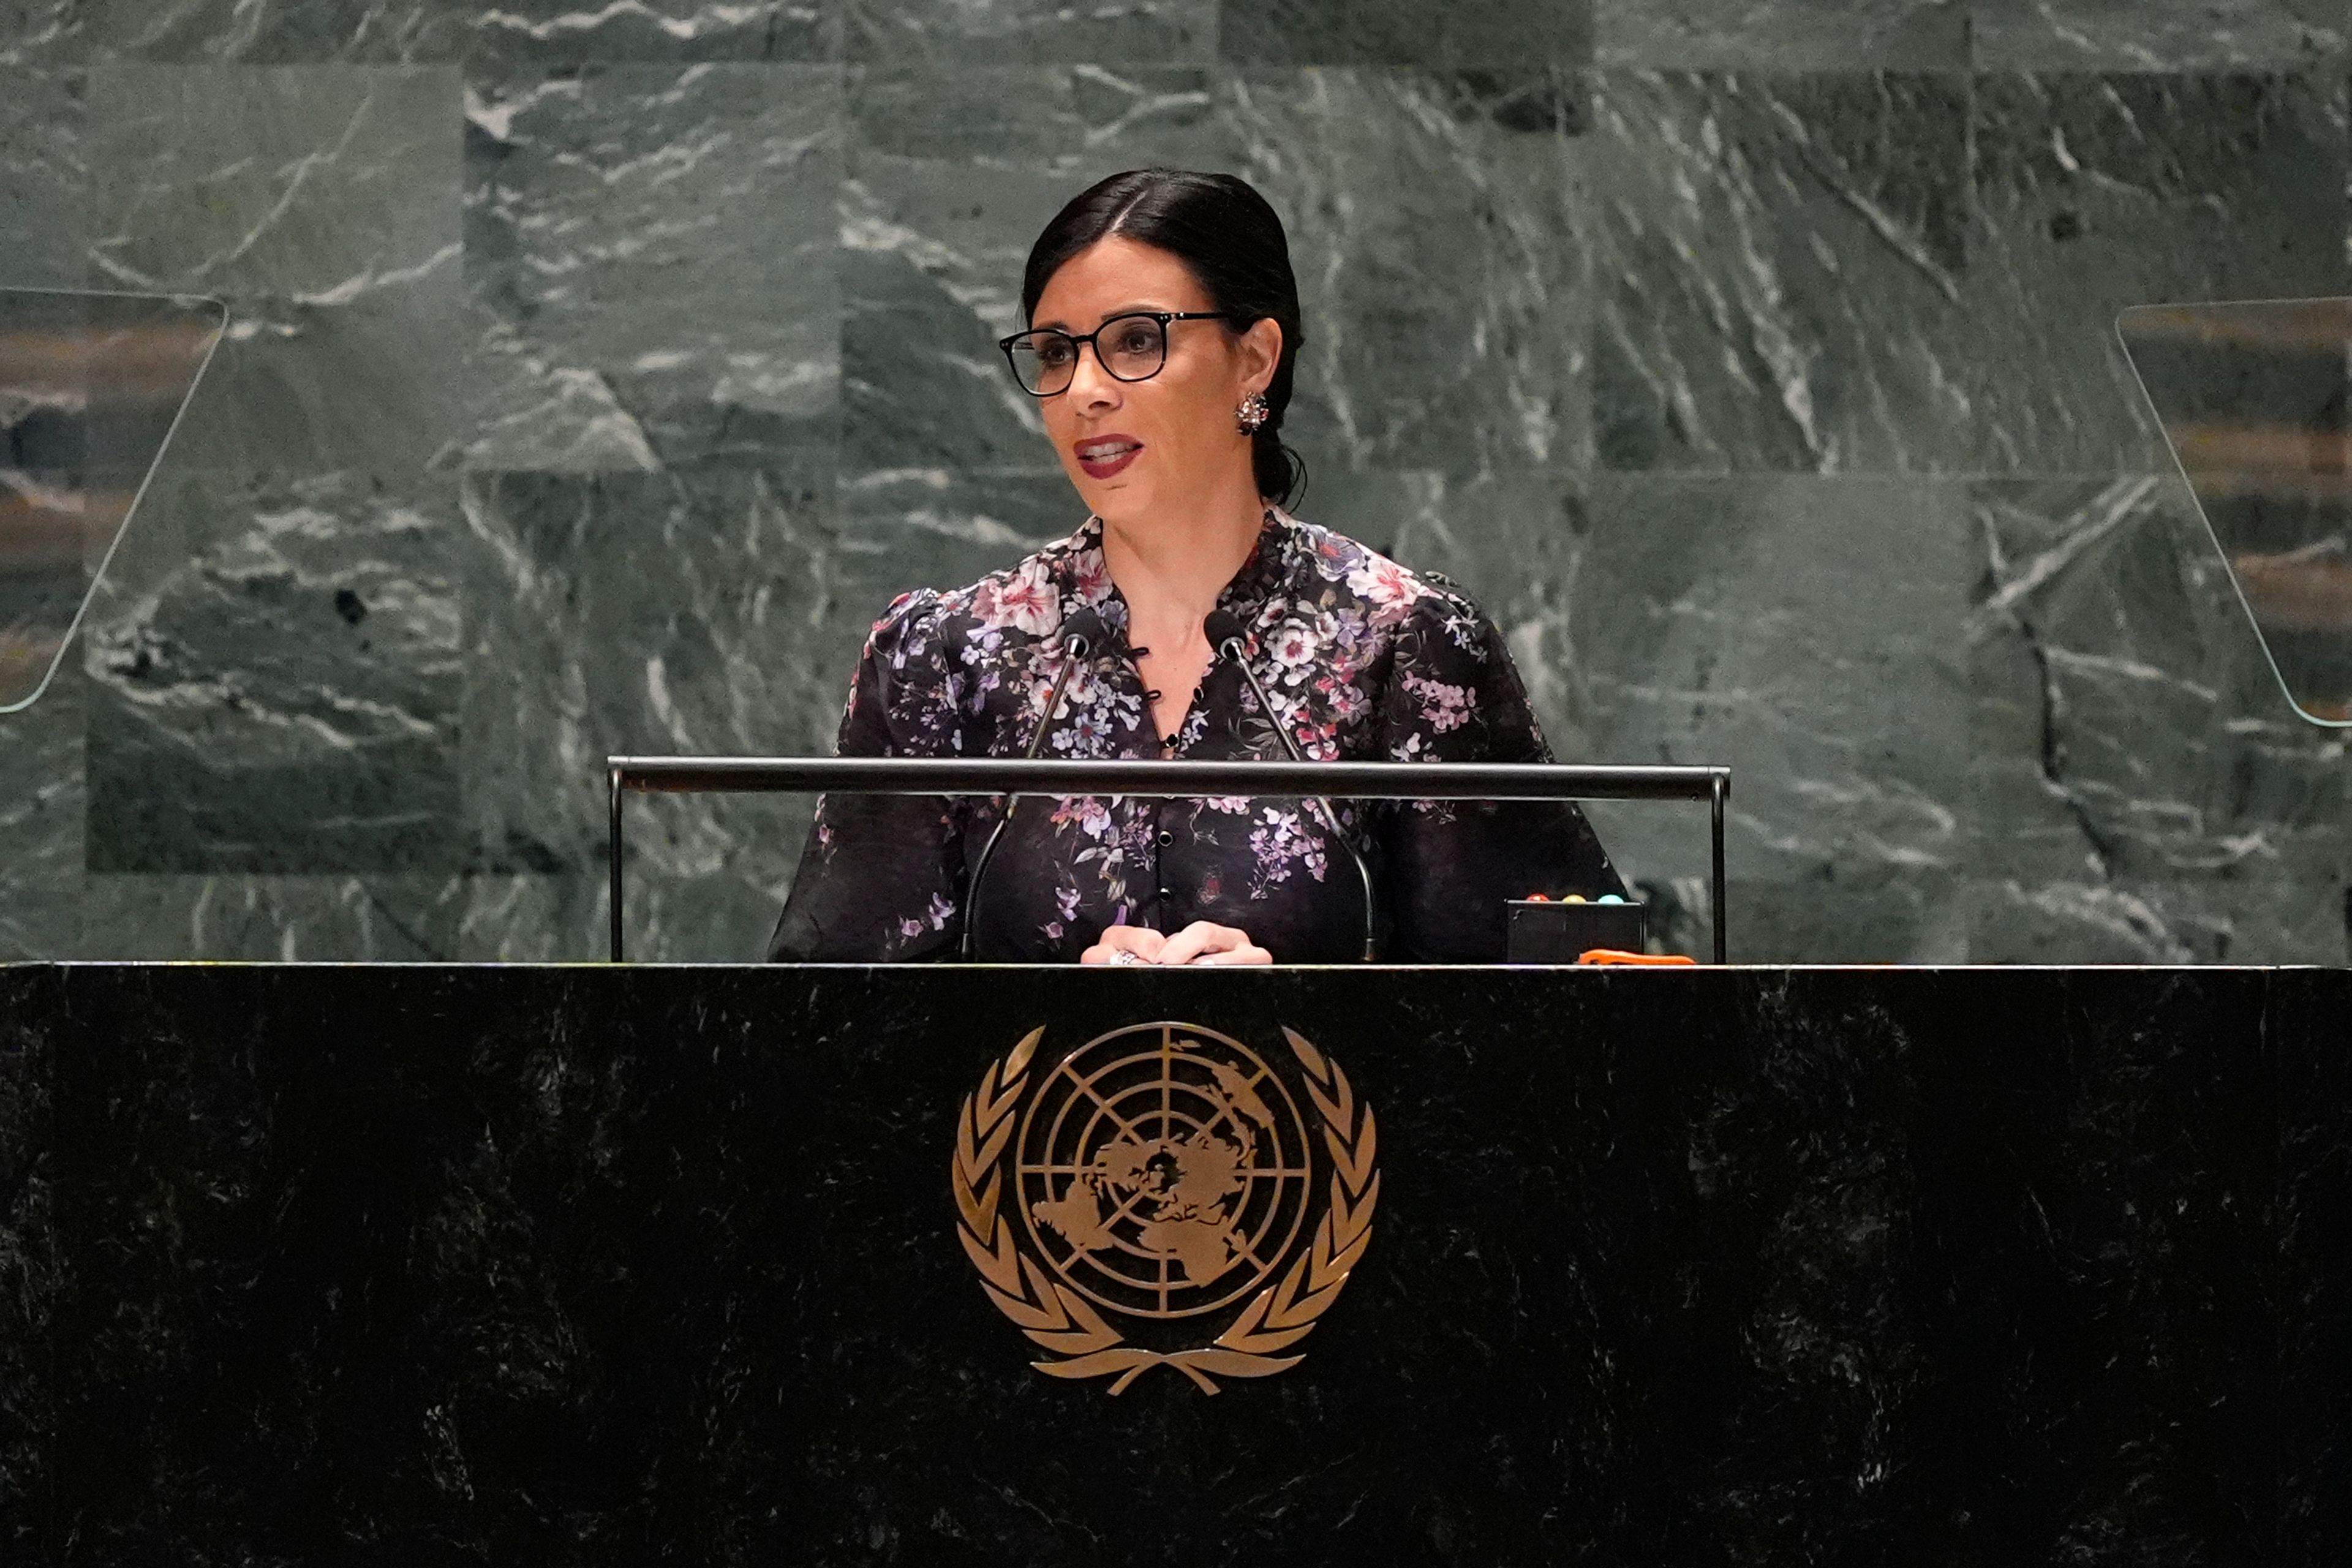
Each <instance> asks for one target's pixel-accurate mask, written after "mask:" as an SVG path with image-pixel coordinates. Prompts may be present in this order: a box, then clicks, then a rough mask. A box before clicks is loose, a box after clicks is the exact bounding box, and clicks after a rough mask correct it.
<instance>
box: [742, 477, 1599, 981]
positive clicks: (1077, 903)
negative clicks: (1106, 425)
mask: <svg viewBox="0 0 2352 1568" xmlns="http://www.w3.org/2000/svg"><path fill="white" fill-rule="evenodd" d="M1218 604H1219V605H1220V607H1222V608H1224V609H1229V610H1231V611H1233V612H1234V615H1235V616H1238V617H1239V618H1240V620H1241V623H1242V625H1243V626H1244V628H1246V630H1247V633H1248V637H1249V647H1248V657H1249V659H1250V661H1251V668H1253V669H1255V671H1256V672H1257V674H1258V678H1259V679H1260V680H1261V681H1263V682H1264V683H1265V687H1266V688H1267V694H1268V696H1269V697H1270V698H1271V700H1272V701H1273V702H1274V705H1275V707H1276V709H1277V710H1278V711H1277V713H1276V715H1275V716H1274V718H1275V720H1276V721H1278V722H1280V723H1282V724H1284V725H1286V726H1287V727H1288V728H1289V730H1290V732H1291V734H1292V735H1293V736H1294V737H1295V738H1296V739H1297V742H1298V745H1299V749H1300V751H1301V752H1304V753H1305V754H1306V755H1307V756H1308V757H1310V758H1325V759H1328V758H1345V759H1349V760H1361V761H1391V762H1465V763H1466V762H1510V763H1519V762H1546V761H1549V760H1550V752H1549V749H1548V748H1547V747H1546V746H1545V744H1544V740H1543V736H1542V734H1541V732H1540V731H1538V729H1537V727H1536V722H1535V718H1534V715H1533V714H1532V713H1530V712H1529V711H1528V700H1527V692H1526V690H1525V689H1524V688H1523V687H1522V686H1521V684H1520V681H1519V678H1518V672H1517V670H1516V669H1514V668H1512V665H1511V658H1510V654H1509V652H1508V651H1507V649H1506V648H1505V647H1504V644H1503V640H1502V638H1501V637H1500V636H1499V634H1497V633H1496V630H1495V628H1494V626H1492V625H1491V624H1489V623H1488V622H1487V621H1486V619H1485V617H1483V616H1480V615H1479V613H1478V612H1477V610H1476V608H1475V607H1474V606H1473V605H1471V603H1470V602H1469V601H1468V600H1467V599H1465V598H1464V597H1463V596H1462V595H1460V594H1459V593H1457V592H1455V591H1454V589H1453V588H1452V587H1451V586H1450V585H1447V584H1443V583H1441V582H1439V581H1437V580H1434V579H1432V578H1428V577H1423V576H1419V575H1416V574H1413V573H1412V572H1409V571H1407V570H1406V569H1405V568H1403V567H1402V566H1400V565H1398V564H1397V563H1395V562H1393V561H1390V560H1388V559H1387V558H1386V557H1384V556H1381V555H1380V554H1378V553H1377V552H1373V551H1370V550H1368V549H1366V548H1365V547H1364V546H1362V545H1360V544H1358V543H1356V542H1354V541H1352V540H1349V539H1347V538H1344V537H1342V536H1341V535H1339V534H1337V533H1334V532H1332V531H1330V530H1328V529H1325V528H1318V527H1316V526H1314V525H1313V524H1310V523H1304V522H1300V521H1297V520H1296V519H1295V518H1292V517H1290V516H1289V515H1288V514H1287V513H1285V512H1283V511H1280V510H1270V511H1268V512H1267V514H1266V520H1265V531H1263V532H1262V533H1261V534H1260V536H1259V539H1258V542H1257V547H1256V549H1255V551H1254V552H1252V553H1251V555H1250V558H1249V560H1248V561H1247V562H1245V563H1244V564H1243V566H1242V569H1241V571H1240V572H1239V573H1237V574H1235V575H1234V580H1233V581H1232V582H1231V583H1230V584H1227V585H1226V587H1225V590H1224V593H1223V595H1222V596H1221V597H1220V599H1219V600H1218ZM1082 605H1090V606H1092V607H1093V608H1094V609H1095V610H1096V611H1097V613H1099V614H1100V615H1101V616H1102V618H1103V621H1104V623H1105V624H1106V625H1107V626H1108V627H1109V628H1110V631H1111V637H1110V639H1109V646H1108V647H1103V648H1100V649H1098V650H1097V653H1096V656H1095V657H1094V658H1091V659H1090V660H1089V661H1087V663H1086V664H1085V665H1084V666H1083V667H1082V668H1079V669H1077V670H1076V671H1074V672H1073V673H1072V676H1071V679H1070V682H1069V686H1068V689H1067V690H1066V693H1065V695H1064V699H1063V702H1062V706H1061V708H1060V710H1059V711H1058V712H1057V713H1056V714H1055V716H1054V718H1053V721H1052V723H1051V726H1050V728H1049V729H1048V731H1047V733H1046V736H1045V745H1044V747H1043V748H1042V750H1041V752H1040V753H1039V754H1040V755H1044V756H1058V757H1096V758H1108V757H1185V758H1200V759H1214V760H1224V759H1231V758H1236V757H1259V758H1279V757H1280V756H1281V755H1282V746H1281V742H1280V741H1279V739H1278V738H1277V737H1276V735H1275V734H1274V732H1273V730H1272V727H1271V725H1270V724H1269V722H1268V719H1267V716H1266V715H1265V713H1264V712H1263V711H1262V710H1260V708H1259V706H1258V703H1257V701H1256V699H1255V697H1254V696H1252V694H1251V693H1250V690H1249V689H1248V686H1247V684H1246V683H1245V682H1244V679H1243V678H1242V675H1241V672H1240V671H1239V670H1237V669H1235V668H1234V667H1233V666H1232V664H1231V662H1230V661H1227V660H1219V661H1217V662H1215V663H1213V664H1212V665H1211V666H1210V668H1209V671H1208V674H1207V675H1206V676H1205V677H1204V678H1203V679H1202V685H1201V687H1200V689H1199V691H1198V693H1197V694H1196V695H1195V697H1194V699H1193V701H1192V708H1191V710H1190V711H1189V712H1188V713H1187V714H1186V716H1185V719H1184V722H1183V725H1182V727H1181V730H1179V731H1178V732H1177V734H1176V736H1175V738H1174V740H1173V742H1171V743H1168V744H1165V745H1163V744H1162V742H1161V741H1160V737H1159V735H1158V733H1157V731H1155V729H1154V728H1153V725H1152V722H1151V716H1150V702H1149V701H1148V700H1147V695H1148V694H1147V692H1146V690H1145V689H1144V684H1143V680H1142V678H1141V676H1140V675H1139V673H1138V671H1137V668H1136V665H1135V658H1136V650H1134V649H1133V648H1131V647H1129V646H1128V644H1127V641H1126V636H1125V634H1126V627H1127V605H1126V602H1125V601H1124V600H1123V599H1121V598H1120V596H1119V594H1118V589H1117V588H1116V587H1114V586H1113V585H1112V584H1111V580H1110V574H1109V572H1108V569H1107V568H1106V567H1105V565H1104V563H1103V551H1102V525H1101V523H1100V522H1099V521H1095V520H1091V519H1090V520H1088V521H1087V524H1086V525H1085V526H1084V527H1082V528H1080V529H1079V530H1078V531H1077V532H1076V533H1075V534H1073V535H1072V536H1071V537H1069V538H1068V539H1066V540H1063V541H1062V542H1059V543H1056V544H1053V545H1049V546H1047V547H1046V548H1045V549H1044V550H1042V551H1039V552H1037V553H1036V554H1034V555H1032V556H1030V557H1029V558H1028V559H1027V560H1025V561H1023V562H1022V563H1020V564H1018V565H1017V566H1013V567H1012V568H1010V569H1009V570H1006V571H1003V572H999V573H995V574H992V575H990V576H987V577H984V578H982V580H981V581H980V582H978V583H975V584H972V585H971V586H970V587H967V588H960V589H957V590H955V591H954V592H952V593H938V592H934V591H931V590H929V589H925V590H921V591H919V592H917V593H912V594H908V595H903V596H902V597H900V598H899V599H898V601H897V602H896V603H894V604H893V605H891V606H890V608H889V610H888V611H887V613H886V614H885V615H884V616H883V617H882V619H881V620H879V621H878V622H877V623H876V624H875V626H874V630H873V634H872V636H871V637H868V638H867V640H866V650H865V654H864V656H863V657H862V658H860V659H859V661H858V666H857V674H856V679H855V680H854V681H853V682H852V684H851V687H850V693H849V706H848V710H847V711H846V712H845V713H844V715H843V716H842V721H841V739H840V751H841V754H842V755H844V756H903V757H939V756H982V755H986V756H1018V755H1020V754H1021V753H1022V752H1023V751H1024V749H1025V748H1026V746H1027V745H1028V743H1029V741H1030V739H1031V737H1032V735H1033V734H1034V727H1035V725H1036V724H1037V723H1038V722H1039V716H1040V715H1041V714H1042V713H1043V712H1044V710H1045V699H1046V696H1047V693H1048V690H1049V689H1050V688H1051V687H1052V685H1053V680H1054V677H1055V673H1056V672H1057V670H1058V669H1059V667H1060V659H1061V654H1060V652H1059V651H1058V649H1057V647H1056V646H1055V643H1056V638H1055V635H1054V634H1055V631H1056V629H1057V628H1058V627H1059V626H1061V623H1062V619H1063V617H1064V616H1066V615H1069V614H1071V613H1073V612H1075V611H1076V609H1078V608H1079V607H1080V606H1082ZM1333 804H1334V805H1335V807H1336V808H1337V811H1338V814H1339V823H1340V825H1341V826H1342V828H1343V829H1344V830H1345V831H1347V832H1348V833H1349V835H1351V836H1352V837H1353V838H1354V840H1355V842H1356V844H1357V846H1358V847H1359V848H1360V850H1361V851H1362V852H1363V853H1364V854H1365V855H1366V856H1367V857H1368V858H1369V859H1370V863H1371V867H1372V871H1373V876H1374V885H1375V888H1376V889H1377V891H1378V906H1379V908H1378V916H1379V920H1380V924H1381V929H1382V931H1383V933H1384V939H1383V941H1382V943H1381V956H1382V957H1383V958H1384V959H1387V960H1390V961H1391V962H1398V963H1412V962H1421V963H1445V962H1455V963H1460V962H1481V961H1492V960H1496V959H1499V958H1500V957H1501V956H1502V952H1503V931H1504V921H1505V913H1504V904H1505V900H1509V899H1514V898H1523V897H1525V896H1527V895H1528V894H1529V893H1538V892H1540V893H1547V894H1549V895H1551V896H1553V897H1559V896H1561V895H1563V894H1567V893H1581V894H1583V895H1584V896H1586V897H1588V898H1596V897H1599V896H1600V895H1601V894H1603V893H1622V892H1623V891H1624V888H1623V885H1622V883H1621V882H1620V881H1619V880H1618V877H1617V873H1616V871H1615V870H1614V869H1613V868H1612V867H1611V866H1610V864H1609V858H1608V857H1607V856H1606V855H1605V854H1603V853H1602V852H1601V845H1600V842H1599V840H1598V839H1596V838H1595V837H1593V833H1592V829H1591V826H1590V825H1589V824H1588V823H1587V822H1586V821H1585V818H1584V815H1583V813H1582V812H1580V811H1579V810H1578V809H1577V808H1576V807H1575V806H1574V805H1570V804H1568V803H1566V802H1499V803H1494V804H1485V803H1473V802H1449V801H1394V802H1381V801H1368V802H1361V803H1348V802H1334V803H1333ZM1002 809H1003V803H1002V802H1001V801H998V800H990V799H986V798H963V799H955V800H948V799H942V798H940V797H939V796H935V795H934V796H910V795H832V796H828V797H826V798H825V799H824V801H823V802H821V803H820V804H819V806H818V811H817V818H816V824H815V826H814V829H813V830H812V831H811V833H810V835H809V842H808V846H807V847H806V849H805V850H804V851H803V854H802V857H801V866H800V874H799V876H798V878H797V879H795V880H794V882H793V891H792V896H791V898H790V900H788V901H787V902H786V904H785V906H784V911H783V916H782V919H781V920H780V921H778V922H777V926H776V931H775V936H774V939H773V941H772V943H771V947H770V952H771V956H772V957H775V958H778V959H786V960H799V961H804V962H806V961H814V962H841V963H875V962H885V961H894V960H902V959H926V958H949V957H953V956H955V954H956V952H957V951H958V949H959V947H960V945H961V942H962V936H963V906H964V901H965V895H966V890H967V889H966V879H967V873H968V868H969V867H970V864H971V858H973V857H974V856H976V855H977V854H978V852H979V848H980V846H981V845H982V843H983V842H984V841H985V840H986V838H987V837H988V833H989V830H990V828H991V827H992V826H993V825H994V823H995V822H996V820H997V818H998V816H999V815H1000V813H1001V811H1002ZM981 910H982V913H981V931H980V932H979V940H978V942H977V944H976V945H977V955H978V956H979V957H982V958H985V959H993V960H1018V961H1031V962H1052V961H1057V960H1061V961H1067V960H1075V959H1076V957H1077V956H1078V954H1079V953H1080V952H1082V951H1084V950H1085V949H1086V948H1087V947H1088V946H1089V945H1091V944H1092V943H1093V942H1094V941H1095V940H1096V937H1097V933H1098V932H1100V931H1102V930H1103V929H1104V928H1105V927H1106V926H1111V925H1118V924H1122V923H1124V924H1129V925H1148V926H1152V927H1155V928H1157V929H1159V930H1160V931H1168V932H1171V933H1172V932H1174V931H1181V930H1182V929H1183V928H1184V927H1185V926H1187V925H1189V924H1191V923H1192V921H1199V920H1205V921H1216V922H1217V923H1218V924H1221V925H1228V926H1237V927H1239V928H1241V929H1242V930H1243V931H1247V932H1248V933H1249V934H1250V936H1251V938H1252V940H1254V941H1255V942H1257V943H1258V944H1259V945H1260V946H1262V947H1265V949H1267V950H1268V951H1269V952H1272V953H1273V954H1274V958H1275V962H1276V963H1329V962H1342V961H1345V960H1348V959H1351V958H1354V957H1356V956H1358V954H1359V953H1360V950H1361V947H1362V930H1363V890H1362V882H1361V879H1360V878H1359V877H1358V876H1357V875H1356V872H1355V868H1354V867H1353V865H1352V864H1351V863H1350V862H1349V859H1348V858H1347V855H1346V854H1345V852H1344V851H1343V850H1340V849H1339V847H1337V846H1335V845H1333V844H1331V843H1330V842H1328V838H1327V836H1326V832H1325V830H1324V827H1323V826H1322V824H1321V822H1320V820H1319V818H1318V816H1317V815H1316V814H1315V812H1314V811H1313V810H1312V809H1311V808H1305V807H1303V805H1302V803H1301V802H1299V801H1297V800H1295V799H1286V798H1274V797H1249V798H1243V797H1234V798H1229V799H1208V800H1181V799H1179V800H1166V799H1142V798H1138V797H1134V796H1114V797H1111V798H1108V799H1097V798H1085V797H1075V798H1064V797H1055V796H1051V795H1029V796H1024V797H1021V799H1020V802H1019V805H1018V806H1017V807H1016V809H1015V810H1014V812H1013V822H1012V826H1010V827H1009V828H1007V830H1006V832H1005V835H1004V837H1003V841H1002V842H1001V843H999V844H998V846H997V849H996V854H995V857H994V858H993V859H992V861H991V863H990V866H989V870H988V877H987V881H986V884H985V886H984V887H983V888H982V900H981Z"/></svg>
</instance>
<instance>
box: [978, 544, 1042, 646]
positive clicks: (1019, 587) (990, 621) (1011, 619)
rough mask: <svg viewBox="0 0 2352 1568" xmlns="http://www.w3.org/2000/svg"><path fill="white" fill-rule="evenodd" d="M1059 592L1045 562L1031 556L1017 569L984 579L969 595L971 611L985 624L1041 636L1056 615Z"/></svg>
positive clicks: (1032, 635)
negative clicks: (978, 587)
mask: <svg viewBox="0 0 2352 1568" xmlns="http://www.w3.org/2000/svg"><path fill="white" fill-rule="evenodd" d="M1061 603H1062V600H1061V595H1059V594H1057V593H1055V591H1054V580H1053V577H1052V576H1051V574H1048V573H1047V571H1046V569H1045V562H1044V561H1043V560H1042V559H1038V558H1035V557H1033V558H1031V559H1030V560H1028V561H1025V562H1024V563H1022V564H1021V567H1020V569H1019V570H1018V571H1015V572H1013V573H1011V574H1000V575H998V576H995V577H991V578H988V579H986V580H985V581H983V582H982V584H981V586H980V591H979V592H978V593H977V594H975V595H972V606H971V613H972V615H973V616H974V617H975V618H977V619H979V620H980V621H981V622H982V623H983V624H985V625H989V626H1010V627H1012V628H1013V630H1015V631H1021V632H1026V633H1028V634H1029V635H1030V636H1031V637H1044V636H1045V634H1046V633H1047V632H1049V631H1052V630H1053V629H1054V625H1055V621H1056V620H1058V619H1059V618H1060V613H1061Z"/></svg>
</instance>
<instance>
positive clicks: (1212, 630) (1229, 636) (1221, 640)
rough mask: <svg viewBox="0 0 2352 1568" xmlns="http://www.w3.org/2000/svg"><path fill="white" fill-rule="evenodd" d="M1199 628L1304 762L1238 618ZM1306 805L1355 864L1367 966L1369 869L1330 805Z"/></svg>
mask: <svg viewBox="0 0 2352 1568" xmlns="http://www.w3.org/2000/svg"><path fill="white" fill-rule="evenodd" d="M1201 629H1202V630H1203V631H1205V632H1206V633H1208V635H1209V646H1210V647H1213V648H1214V649H1215V650H1216V651H1217V655H1218V657H1219V658H1230V659H1232V660H1233V661H1234V668H1237V669H1239V670H1240V671H1241V672H1242V679H1244V680H1246V681H1248V682H1249V689H1250V694H1251V695H1252V696H1254V697H1255V698H1256V699H1257V705H1258V708H1259V709H1260V710H1262V711H1263V712H1264V713H1265V717H1266V721H1267V722H1268V723H1270V724H1272V725H1273V726H1274V732H1275V735H1276V738H1277V739H1278V740H1280V741H1281V742H1282V750H1283V753H1284V754H1285V755H1286V756H1287V757H1289V759H1290V760H1291V761H1292V762H1294V763H1303V762H1305V761H1306V760H1307V759H1306V757H1305V756H1304V755H1302V754H1301V753H1300V752H1299V750H1298V742H1297V740H1296V739H1294V738H1293V737H1292V735H1291V733H1290V726H1289V725H1287V724H1285V723H1284V722H1283V721H1282V717H1281V715H1280V714H1278V713H1276V711H1275V710H1274V703H1273V700H1271V699H1269V698H1268V697H1267V696H1266V694H1265V687H1264V686H1263V685H1261V684H1259V682H1258V679H1257V671H1255V670H1254V669H1252V668H1250V667H1249V660H1248V659H1246V658H1244V657H1242V652H1243V637H1242V623H1241V617H1239V616H1236V615H1234V613H1233V612H1232V611H1231V610H1228V609H1223V608H1218V609H1214V610H1211V611H1210V612H1209V616H1208V619H1206V620H1205V621H1203V622H1202V624H1201ZM1307 804H1308V805H1314V806H1318V807H1320V808H1321V809H1322V813H1323V826H1326V827H1328V828H1329V829H1330V830H1331V837H1332V838H1333V839H1334V840H1335V841H1336V842H1337V843H1338V844H1339V847H1340V848H1342V849H1345V850H1346V851H1347V852H1348V858H1349V859H1350V860H1352V861H1354V862H1355V863H1356V875H1357V876H1358V877H1359V878H1360V879H1362V880H1363V884H1364V962H1365V963H1371V962H1372V961H1373V960H1374V959H1375V958H1376V957H1377V956H1378V955H1379V951H1380V950H1379V948H1378V946H1377V944H1376V943H1375V942H1374V940H1373V927H1372V868H1370V866H1367V865H1365V864H1364V858H1363V856H1362V855H1360V854H1359V853H1358V852H1357V849H1356V845H1355V841H1354V840H1353V839H1351V838H1349V837H1348V836H1347V834H1346V833H1345V832H1343V831H1341V829H1340V827H1339V813H1338V812H1335V811H1333V810H1332V809H1331V803H1330V802H1329V801H1328V800H1327V799H1325V798H1324V797H1323V796H1321V795H1309V796H1308V797H1307Z"/></svg>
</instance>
